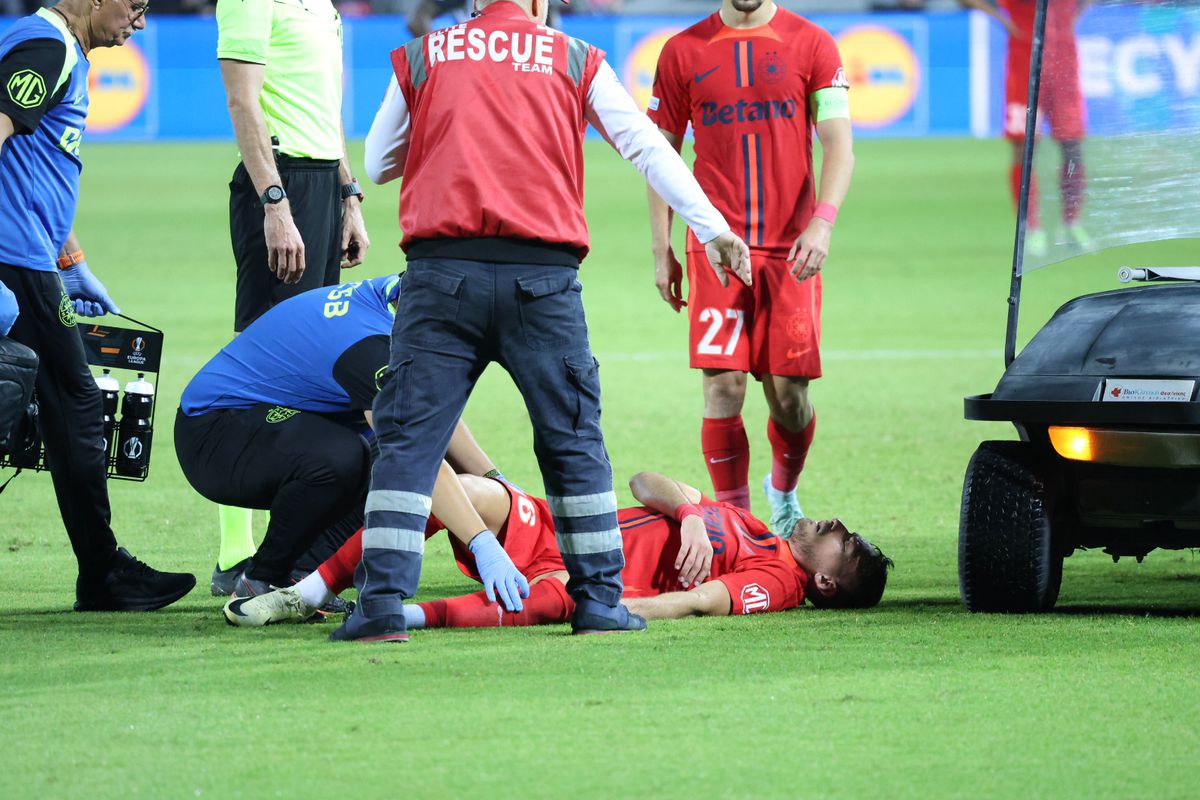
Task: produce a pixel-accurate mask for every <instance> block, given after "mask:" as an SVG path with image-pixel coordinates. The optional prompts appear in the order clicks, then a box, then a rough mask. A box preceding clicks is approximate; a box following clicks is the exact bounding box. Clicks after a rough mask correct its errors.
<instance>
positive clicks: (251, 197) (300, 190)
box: [229, 155, 342, 332]
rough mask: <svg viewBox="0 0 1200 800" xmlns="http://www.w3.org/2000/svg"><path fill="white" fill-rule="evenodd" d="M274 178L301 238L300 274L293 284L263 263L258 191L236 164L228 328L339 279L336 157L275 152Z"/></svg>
mask: <svg viewBox="0 0 1200 800" xmlns="http://www.w3.org/2000/svg"><path fill="white" fill-rule="evenodd" d="M276 166H277V167H278V169H279V178H280V180H281V181H282V183H283V188H284V191H286V192H287V195H288V202H289V204H290V205H291V207H292V219H293V220H295V222H296V228H297V230H299V231H300V238H301V239H302V240H303V241H304V263H305V267H304V276H303V277H302V278H301V279H300V281H299V282H297V283H290V284H288V283H284V282H283V281H281V280H279V278H276V277H275V274H274V273H273V272H271V269H270V267H269V266H268V263H267V241H266V237H265V235H264V233H263V219H264V217H265V213H266V212H264V211H263V207H262V204H261V203H260V202H259V200H258V198H259V193H258V192H257V191H256V190H255V188H254V182H253V181H251V180H250V175H249V173H247V172H246V165H245V164H238V166H237V169H236V170H234V173H233V180H231V181H230V182H229V236H230V239H231V240H232V243H233V260H234V261H235V262H236V263H237V299H236V301H235V304H234V317H233V329H234V330H235V331H239V332H240V331H243V330H245V329H246V326H247V325H249V324H250V323H251V322H253V321H254V320H256V319H258V318H259V317H260V316H262V315H263V314H264V313H266V312H267V310H268V309H270V308H272V307H274V306H276V305H278V304H279V303H281V302H283V301H284V300H286V299H288V298H289V297H294V296H295V295H298V294H300V293H301V292H304V291H308V290H309V289H316V288H318V287H321V286H333V285H335V284H337V283H339V282H340V280H341V260H342V246H341V245H342V199H341V182H340V180H339V177H338V162H337V161H319V160H316V159H311V158H292V157H291V156H283V155H281V156H279V157H278V158H277V159H276Z"/></svg>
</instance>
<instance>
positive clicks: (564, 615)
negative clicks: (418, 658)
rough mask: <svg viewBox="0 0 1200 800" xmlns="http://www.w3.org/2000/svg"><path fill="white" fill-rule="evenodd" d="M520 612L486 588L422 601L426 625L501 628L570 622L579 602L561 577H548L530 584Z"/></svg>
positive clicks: (431, 626) (427, 626) (429, 626)
mask: <svg viewBox="0 0 1200 800" xmlns="http://www.w3.org/2000/svg"><path fill="white" fill-rule="evenodd" d="M523 604H524V607H523V608H522V609H521V610H520V611H517V612H511V611H505V610H504V606H502V605H500V604H499V603H493V602H491V601H490V600H488V599H487V595H486V594H485V593H483V592H476V593H475V594H465V595H462V596H460V597H451V598H450V599H449V600H434V601H432V602H428V603H418V604H417V605H419V606H420V607H421V610H422V611H424V612H425V627H426V628H498V627H504V628H507V627H510V626H515V625H553V624H555V623H558V622H566V621H567V620H569V619H570V618H571V612H573V611H574V610H575V603H574V602H572V600H571V598H570V596H569V595H568V594H567V588H566V587H565V586H563V584H562V582H561V581H558V580H555V579H554V578H546V579H545V580H541V581H538V582H537V583H535V584H534V585H533V586H531V587H530V588H529V597H528V598H526V599H525V600H524V601H523Z"/></svg>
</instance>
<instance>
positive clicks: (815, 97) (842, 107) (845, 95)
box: [809, 86, 850, 122]
mask: <svg viewBox="0 0 1200 800" xmlns="http://www.w3.org/2000/svg"><path fill="white" fill-rule="evenodd" d="M809 103H810V104H811V105H812V111H813V117H814V118H815V119H816V121H817V122H824V121H825V120H827V119H850V91H849V90H848V89H846V88H844V87H841V86H829V87H827V88H825V89H818V90H817V91H815V92H813V94H812V97H810V98H809Z"/></svg>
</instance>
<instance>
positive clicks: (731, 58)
mask: <svg viewBox="0 0 1200 800" xmlns="http://www.w3.org/2000/svg"><path fill="white" fill-rule="evenodd" d="M848 87H849V84H848V83H847V81H846V73H845V71H844V70H843V69H842V61H841V57H840V56H839V54H838V50H837V45H836V44H835V43H834V41H833V37H832V36H830V35H829V34H828V33H827V32H826V31H824V30H822V29H821V28H819V27H817V26H816V25H814V24H813V23H811V22H809V21H808V20H806V19H804V18H803V17H800V16H798V15H796V14H793V13H791V12H790V11H787V10H785V9H782V8H779V7H778V6H776V5H775V3H774V2H772V0H723V3H722V5H721V9H720V10H719V11H718V12H717V13H715V14H713V15H712V16H710V17H708V18H706V19H704V20H702V21H701V22H698V23H697V24H695V25H693V26H692V27H690V28H688V29H687V30H685V31H683V32H681V33H679V34H678V35H676V36H674V37H672V38H671V39H670V40H669V41H668V42H667V44H666V46H665V47H664V48H663V51H662V54H661V55H660V56H659V60H658V71H657V74H656V75H655V79H654V95H653V97H652V98H651V99H650V108H649V114H650V118H651V120H653V121H654V122H655V123H656V124H657V125H658V127H659V129H660V130H661V131H662V133H663V135H664V136H665V137H666V138H667V140H668V141H669V142H670V143H671V144H672V145H673V146H674V147H675V149H677V150H678V149H679V147H680V145H681V144H682V142H683V135H684V132H685V131H686V130H687V126H688V123H689V122H690V123H691V125H692V131H693V133H694V135H695V140H696V141H695V144H696V164H695V173H696V179H697V180H698V181H699V183H700V185H701V187H703V188H704V191H705V193H706V194H707V195H708V196H709V197H710V198H712V200H713V202H714V203H715V204H716V206H717V208H718V209H720V211H721V213H722V214H723V215H724V216H725V218H726V219H727V220H730V221H731V223H732V224H733V227H734V230H735V231H737V233H738V234H739V235H741V236H743V237H744V238H745V240H746V244H748V245H749V246H750V252H751V262H752V266H753V274H754V281H753V286H750V287H747V286H728V287H726V286H722V285H721V284H720V283H718V282H717V281H716V280H714V279H713V278H712V276H711V275H706V274H705V267H704V261H705V259H704V251H703V249H702V248H701V247H700V245H699V243H698V242H697V241H696V240H695V238H694V237H692V236H689V237H688V240H687V264H688V284H689V291H688V300H687V302H684V299H683V294H682V287H681V282H682V269H681V268H680V265H679V262H678V261H677V260H676V258H675V255H674V253H673V252H672V250H671V244H670V242H671V215H670V211H669V210H668V209H667V206H666V204H665V203H663V202H662V200H661V199H660V198H659V197H658V196H657V195H656V194H655V193H654V191H653V189H652V190H651V191H650V227H651V232H652V235H653V240H654V267H655V282H656V283H657V285H658V290H659V292H660V293H661V294H662V297H663V299H664V300H665V301H667V302H668V303H669V304H670V305H671V307H672V308H674V309H675V310H676V311H678V310H679V309H680V308H681V307H683V306H685V305H686V306H688V316H689V321H690V324H691V347H690V355H691V365H692V367H694V368H698V369H702V370H703V371H704V421H703V424H702V427H701V432H700V439H701V446H702V449H703V452H704V460H705V463H706V464H707V466H708V471H709V474H710V476H711V477H712V482H713V489H714V491H715V493H716V498H717V499H718V500H722V501H727V502H730V503H733V504H735V505H738V506H741V507H742V508H746V509H749V508H750V486H749V472H750V443H749V441H748V439H747V438H746V429H745V427H744V426H743V424H742V417H741V414H742V406H743V405H744V403H745V398H746V383H747V381H746V373H748V372H749V373H753V374H754V376H755V377H756V378H758V379H759V380H761V381H762V386H763V392H764V394H765V395H766V399H767V405H768V407H769V409H770V422H769V423H768V425H767V437H768V439H769V440H770V442H771V453H772V460H771V473H770V475H768V476H767V478H766V479H765V480H764V488H765V489H766V492H767V498H768V500H770V503H771V529H772V530H774V531H777V532H786V531H790V530H792V528H793V526H794V524H795V522H796V520H797V519H799V518H800V517H802V516H803V513H802V512H801V510H800V506H799V504H798V503H797V501H796V484H797V482H798V481H799V478H800V472H801V470H802V469H803V468H804V461H805V457H806V456H807V454H808V449H809V446H810V445H811V444H812V439H813V433H814V431H815V428H816V416H815V414H814V412H813V408H812V405H811V403H810V402H809V398H808V383H809V381H810V380H812V379H814V378H819V377H820V376H821V357H820V352H819V350H818V345H819V342H820V338H821V276H820V274H819V273H820V271H821V267H822V266H823V265H824V263H825V258H826V256H827V255H828V254H829V242H830V236H831V234H832V232H833V225H834V221H835V220H836V219H837V212H838V207H839V206H840V205H841V203H842V201H843V199H845V196H846V192H847V190H848V189H849V187H850V176H851V174H852V172H853V170H854V153H853V135H852V133H851V128H850V105H849V100H848V94H847V89H848ZM814 126H815V127H816V130H817V135H818V136H819V137H820V139H821V144H822V147H823V158H822V161H821V179H820V188H819V191H818V190H817V188H816V177H815V175H814V173H813V160H812V144H813V142H812V131H813V127H814ZM710 272H711V270H710Z"/></svg>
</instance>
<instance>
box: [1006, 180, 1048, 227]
mask: <svg viewBox="0 0 1200 800" xmlns="http://www.w3.org/2000/svg"><path fill="white" fill-rule="evenodd" d="M1008 178H1009V183H1010V186H1011V188H1012V198H1013V208H1020V204H1021V165H1020V164H1013V165H1012V166H1011V167H1009V171H1008ZM1025 223H1026V227H1029V228H1032V229H1033V230H1037V229H1038V228H1040V227H1042V218H1041V214H1040V212H1039V210H1038V192H1037V174H1036V173H1035V174H1033V175H1030V176H1029V207H1028V211H1027V212H1026V215H1025Z"/></svg>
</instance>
